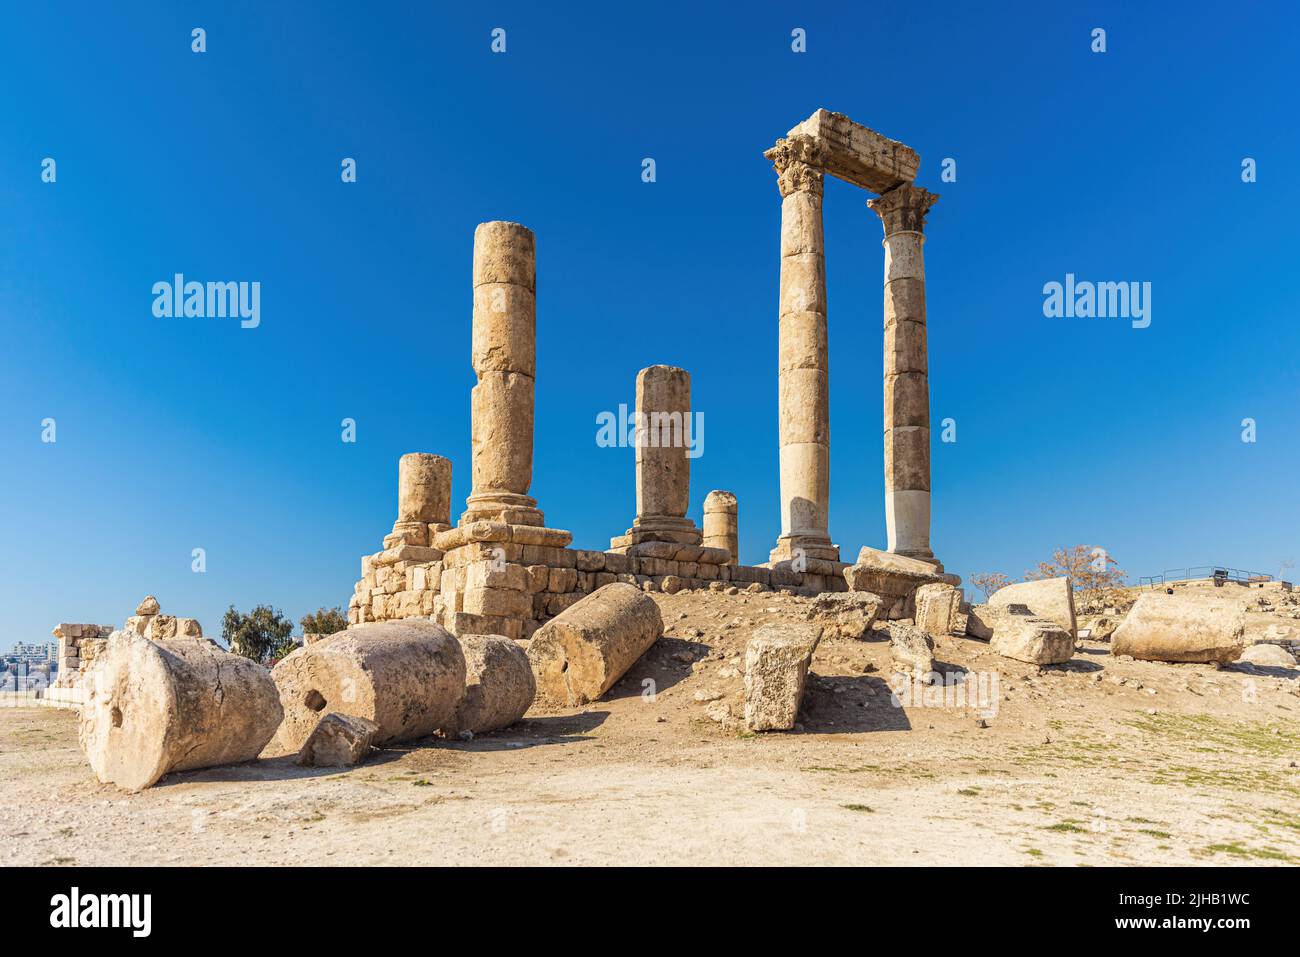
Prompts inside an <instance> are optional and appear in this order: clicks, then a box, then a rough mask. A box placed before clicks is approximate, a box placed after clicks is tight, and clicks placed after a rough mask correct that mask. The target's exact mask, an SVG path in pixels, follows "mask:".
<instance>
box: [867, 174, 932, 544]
mask: <svg viewBox="0 0 1300 957" xmlns="http://www.w3.org/2000/svg"><path fill="white" fill-rule="evenodd" d="M938 199H939V197H938V196H937V195H936V194H934V193H930V192H927V191H926V190H924V189H921V188H919V187H916V186H912V185H910V184H904V185H903V186H899V187H897V188H895V189H892V190H890V191H889V192H887V193H884V194H883V195H882V196H880V197H879V198H878V199H873V200H870V201H869V202H868V203H867V205H868V206H870V207H871V208H872V209H873V210H875V212H876V213H877V215H879V216H880V219H881V221H882V222H883V223H884V227H885V239H884V246H885V523H886V526H887V529H888V533H889V551H891V552H895V553H897V554H899V555H906V556H907V557H909V558H918V559H922V560H925V561H933V560H934V553H933V552H932V551H931V550H930V375H929V364H928V360H927V357H926V332H925V259H924V256H923V254H922V246H923V244H924V243H925V234H924V232H923V230H924V227H925V215H926V213H927V212H928V211H929V209H930V207H931V206H933V205H934V203H935V202H936V201H937V200H938Z"/></svg>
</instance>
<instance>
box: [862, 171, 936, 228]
mask: <svg viewBox="0 0 1300 957" xmlns="http://www.w3.org/2000/svg"><path fill="white" fill-rule="evenodd" d="M938 200H939V194H938V193H931V192H930V191H929V190H924V189H921V187H919V186H913V185H911V184H910V183H904V184H903V185H902V186H898V187H896V188H894V189H891V190H890V191H889V192H888V193H882V194H881V195H880V196H879V197H878V198H876V199H869V200H867V205H868V206H870V207H871V208H872V209H874V210H875V211H876V215H877V216H879V217H880V219H881V221H882V222H883V223H884V224H885V235H886V236H892V235H893V234H894V233H900V232H904V231H911V232H916V233H919V232H924V230H925V214H926V213H928V212H929V211H930V207H931V206H933V205H934V204H935V203H936V202H938Z"/></svg>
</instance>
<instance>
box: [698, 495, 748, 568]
mask: <svg viewBox="0 0 1300 957" xmlns="http://www.w3.org/2000/svg"><path fill="white" fill-rule="evenodd" d="M738 512H739V506H738V504H737V503H736V496H735V495H733V494H732V493H731V492H724V491H721V490H719V489H715V490H714V491H712V492H710V493H709V494H708V495H706V496H705V498H704V542H703V544H704V547H705V548H725V549H726V550H727V553H728V554H729V555H730V556H731V557H730V558H728V559H727V560H726V562H724V564H726V565H735V564H737V563H738V562H739V561H740V532H739V529H738V525H739V521H738V519H739V515H738Z"/></svg>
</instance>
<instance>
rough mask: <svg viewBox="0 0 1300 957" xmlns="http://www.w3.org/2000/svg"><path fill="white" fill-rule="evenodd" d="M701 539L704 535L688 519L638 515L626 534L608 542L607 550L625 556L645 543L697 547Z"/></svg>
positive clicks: (674, 516)
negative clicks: (632, 548)
mask: <svg viewBox="0 0 1300 957" xmlns="http://www.w3.org/2000/svg"><path fill="white" fill-rule="evenodd" d="M703 539H704V534H703V533H702V532H701V531H700V529H699V528H698V527H697V526H696V524H695V523H694V522H693V521H691V520H690V519H689V518H683V517H680V516H677V515H645V516H642V515H638V516H637V517H636V518H635V519H634V520H633V521H632V527H631V528H629V529H628V530H627V533H626V534H623V535H617V536H615V537H614V538H611V539H610V540H609V550H610V551H611V552H619V553H622V554H627V552H628V549H629V548H631V547H632V546H634V545H641V544H644V543H647V542H668V543H671V544H674V545H685V546H698V545H699V544H700V543H701V542H702V541H703Z"/></svg>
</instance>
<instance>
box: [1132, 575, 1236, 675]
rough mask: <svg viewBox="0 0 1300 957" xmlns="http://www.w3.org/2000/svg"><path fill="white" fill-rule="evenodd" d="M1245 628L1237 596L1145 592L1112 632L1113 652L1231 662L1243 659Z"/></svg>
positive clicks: (1162, 658) (1153, 658) (1154, 658)
mask: <svg viewBox="0 0 1300 957" xmlns="http://www.w3.org/2000/svg"><path fill="white" fill-rule="evenodd" d="M1245 627H1246V614H1245V606H1244V603H1243V602H1242V601H1241V599H1239V598H1230V597H1229V598H1220V597H1219V596H1217V595H1193V594H1187V593H1186V592H1184V593H1181V594H1175V595H1167V594H1165V593H1163V592H1144V593H1143V594H1142V595H1141V597H1139V598H1138V600H1137V603H1136V604H1134V605H1133V607H1132V609H1130V610H1129V613H1128V615H1126V616H1125V618H1124V621H1123V622H1122V623H1121V624H1120V626H1119V627H1118V628H1116V629H1115V633H1114V635H1112V636H1111V645H1110V652H1111V654H1112V655H1116V656H1121V655H1132V656H1133V657H1134V658H1142V659H1144V660H1147V661H1194V662H1216V663H1218V664H1227V663H1229V662H1232V661H1236V660H1237V659H1238V658H1239V657H1241V653H1242V647H1243V639H1242V636H1243V634H1244V631H1245Z"/></svg>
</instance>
